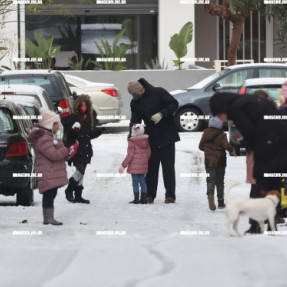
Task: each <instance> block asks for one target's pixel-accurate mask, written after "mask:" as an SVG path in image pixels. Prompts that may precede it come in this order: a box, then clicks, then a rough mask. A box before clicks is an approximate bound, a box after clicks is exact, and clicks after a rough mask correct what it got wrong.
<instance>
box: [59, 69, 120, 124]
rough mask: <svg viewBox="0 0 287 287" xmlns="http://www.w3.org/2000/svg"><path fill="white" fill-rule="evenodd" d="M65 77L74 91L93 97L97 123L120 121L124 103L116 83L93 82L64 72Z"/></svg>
mask: <svg viewBox="0 0 287 287" xmlns="http://www.w3.org/2000/svg"><path fill="white" fill-rule="evenodd" d="M64 77H65V79H66V81H67V83H68V85H69V88H70V90H71V91H72V92H76V93H77V94H78V95H81V94H87V95H89V96H90V97H91V100H92V104H93V110H94V121H95V123H98V124H106V123H109V122H119V120H120V107H121V105H122V103H121V101H120V96H119V90H118V88H117V87H116V86H115V85H114V84H107V83H96V82H91V81H87V80H85V79H82V78H79V77H76V76H72V75H68V74H64Z"/></svg>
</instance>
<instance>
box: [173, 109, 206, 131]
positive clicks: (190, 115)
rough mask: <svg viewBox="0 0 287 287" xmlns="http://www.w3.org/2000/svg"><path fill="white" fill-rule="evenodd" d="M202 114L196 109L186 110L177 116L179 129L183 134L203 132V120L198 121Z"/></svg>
mask: <svg viewBox="0 0 287 287" xmlns="http://www.w3.org/2000/svg"><path fill="white" fill-rule="evenodd" d="M200 115H201V113H200V112H199V111H198V110H196V109H194V108H185V109H182V110H180V111H179V112H178V113H177V114H176V116H175V121H176V125H177V128H178V129H179V131H181V132H195V131H200V130H202V127H203V120H200V119H198V116H200Z"/></svg>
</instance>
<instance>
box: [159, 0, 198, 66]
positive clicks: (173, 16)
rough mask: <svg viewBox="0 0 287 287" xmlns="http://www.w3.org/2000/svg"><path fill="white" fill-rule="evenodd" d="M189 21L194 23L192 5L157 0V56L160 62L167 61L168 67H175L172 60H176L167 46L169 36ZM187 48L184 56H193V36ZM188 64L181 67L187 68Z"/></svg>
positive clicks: (170, 0) (177, 0)
mask: <svg viewBox="0 0 287 287" xmlns="http://www.w3.org/2000/svg"><path fill="white" fill-rule="evenodd" d="M200 6H201V5H200ZM189 21H191V22H192V23H193V25H194V5H191V4H180V0H168V1H167V0H159V12H158V34H159V35H158V36H159V39H158V56H159V60H160V62H161V63H162V61H163V60H164V61H165V63H168V68H169V69H175V67H174V66H173V62H172V60H176V56H175V54H174V52H173V51H172V50H171V49H170V48H169V41H170V37H171V36H172V35H174V34H175V33H179V31H180V29H181V28H182V26H183V25H184V24H186V23H187V22H189ZM187 48H188V51H187V55H186V56H185V57H184V58H194V38H193V40H192V42H191V43H189V44H188V45H187ZM188 64H191V63H185V64H183V68H187V67H188Z"/></svg>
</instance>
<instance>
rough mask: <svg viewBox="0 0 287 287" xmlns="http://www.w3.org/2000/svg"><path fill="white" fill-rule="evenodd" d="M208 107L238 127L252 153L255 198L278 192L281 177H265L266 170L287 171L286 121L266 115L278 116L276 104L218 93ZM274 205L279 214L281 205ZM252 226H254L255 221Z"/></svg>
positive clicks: (246, 96)
mask: <svg viewBox="0 0 287 287" xmlns="http://www.w3.org/2000/svg"><path fill="white" fill-rule="evenodd" d="M210 108H211V111H212V113H213V114H214V115H216V116H217V117H218V118H220V119H221V120H222V121H223V122H224V121H227V120H232V121H233V122H234V123H235V125H236V126H237V128H238V129H239V130H240V132H241V134H242V136H243V138H244V142H245V145H246V148H247V149H249V150H252V151H253V152H254V169H253V176H254V178H255V179H256V190H257V196H256V197H261V196H262V195H261V194H260V191H261V190H266V191H270V190H272V189H276V190H278V191H280V188H281V177H267V176H266V174H267V173H270V174H274V173H286V172H287V156H286V146H287V132H286V131H287V122H286V120H285V121H284V120H278V119H277V120H274V119H268V118H267V117H268V116H269V117H270V116H271V117H272V116H276V115H277V116H279V115H280V112H279V111H278V110H277V109H276V107H275V106H274V105H273V104H272V103H271V102H270V101H269V100H267V99H264V98H262V97H260V96H257V95H245V96H241V95H236V94H231V93H218V94H215V95H214V96H212V98H211V99H210ZM277 208H278V209H277V211H278V212H277V217H278V213H279V210H280V205H278V207H277ZM253 225H254V228H257V226H255V223H254V224H253Z"/></svg>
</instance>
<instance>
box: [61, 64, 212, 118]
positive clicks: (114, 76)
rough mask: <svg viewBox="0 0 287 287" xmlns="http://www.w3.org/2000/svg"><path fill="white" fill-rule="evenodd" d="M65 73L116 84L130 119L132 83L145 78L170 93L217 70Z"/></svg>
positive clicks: (124, 110)
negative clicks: (128, 90) (130, 88)
mask: <svg viewBox="0 0 287 287" xmlns="http://www.w3.org/2000/svg"><path fill="white" fill-rule="evenodd" d="M64 73H67V74H71V75H74V76H78V77H81V78H83V79H86V80H88V81H93V82H102V83H113V84H115V85H116V86H117V87H118V88H119V90H120V94H121V98H122V101H123V107H122V112H121V113H122V115H125V116H127V118H129V117H130V101H131V96H130V95H129V93H128V92H127V85H128V83H129V82H130V81H134V80H138V79H139V78H142V77H143V78H145V79H146V80H147V81H149V82H150V83H151V84H152V85H154V86H160V87H163V88H165V89H166V90H168V91H173V90H178V89H184V88H188V87H190V86H192V85H193V84H195V83H198V82H199V81H201V80H202V79H204V78H206V77H208V76H209V75H211V74H213V73H215V70H213V69H206V70H181V71H172V70H128V71H119V72H116V71H66V72H64Z"/></svg>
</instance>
